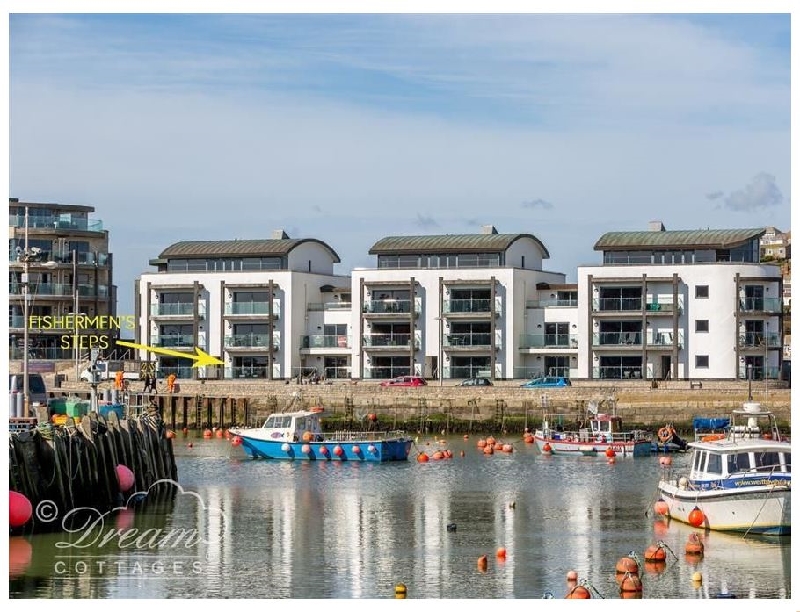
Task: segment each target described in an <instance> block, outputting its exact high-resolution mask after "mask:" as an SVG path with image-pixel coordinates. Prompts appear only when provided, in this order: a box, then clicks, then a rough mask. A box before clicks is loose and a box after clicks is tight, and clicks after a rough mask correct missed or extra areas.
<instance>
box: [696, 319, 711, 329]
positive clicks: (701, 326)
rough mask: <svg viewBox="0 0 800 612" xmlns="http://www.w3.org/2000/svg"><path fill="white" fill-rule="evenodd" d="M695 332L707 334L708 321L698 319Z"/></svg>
mask: <svg viewBox="0 0 800 612" xmlns="http://www.w3.org/2000/svg"><path fill="white" fill-rule="evenodd" d="M694 331H696V332H707V331H708V319H697V320H696V321H695V322H694Z"/></svg>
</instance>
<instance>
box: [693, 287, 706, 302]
mask: <svg viewBox="0 0 800 612" xmlns="http://www.w3.org/2000/svg"><path fill="white" fill-rule="evenodd" d="M694 297H696V298H697V299H703V298H706V299H707V298H708V285H695V288H694Z"/></svg>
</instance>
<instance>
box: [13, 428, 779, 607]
mask: <svg viewBox="0 0 800 612" xmlns="http://www.w3.org/2000/svg"><path fill="white" fill-rule="evenodd" d="M423 445H424V443H421V444H420V446H423ZM448 446H449V448H451V449H452V450H454V451H455V453H454V454H455V457H454V458H453V459H450V460H443V461H435V462H434V461H432V462H429V463H427V464H418V463H416V462H408V463H397V464H385V465H371V464H358V463H338V462H330V463H327V462H315V463H300V462H298V463H292V462H268V461H254V460H248V459H243V458H242V456H241V454H240V453H239V452H237V449H234V448H232V447H231V446H230V445H229V444H227V443H226V442H225V441H217V440H212V441H208V442H196V443H195V449H194V450H192V451H186V450H185V449H180V448H179V449H176V451H178V452H177V454H178V455H179V456H178V458H177V460H178V469H179V474H180V480H181V484H182V485H183V487H184V488H185V489H186V490H187V491H191V492H196V494H197V495H196V496H192V495H178V496H177V497H176V498H175V500H174V505H173V506H172V507H171V509H170V510H169V511H167V510H166V509H163V508H162V509H160V510H156V509H154V508H151V509H150V510H149V511H145V510H141V511H138V510H137V511H136V512H135V514H134V515H133V517H131V516H123V517H117V521H131V520H133V525H134V526H135V527H138V528H140V529H142V528H145V529H146V528H147V526H148V525H150V527H151V528H161V529H163V530H170V529H176V528H179V529H182V530H194V531H196V532H197V533H198V534H201V535H202V538H201V539H200V540H199V541H197V542H195V543H194V544H193V545H192V546H182V547H171V548H168V549H162V550H149V549H148V550H141V549H138V548H136V547H119V546H118V547H116V548H115V549H108V548H104V547H99V548H98V547H97V546H95V547H94V548H92V549H86V550H70V555H71V556H70V557H69V559H68V561H69V563H71V564H72V565H73V567H74V564H75V563H76V562H77V561H97V559H101V560H102V559H104V558H105V559H106V560H107V561H108V560H112V559H113V560H116V561H120V560H124V561H125V562H126V563H125V568H130V567H131V565H132V564H135V563H137V562H139V563H141V564H142V568H143V569H142V572H141V573H138V574H135V575H128V574H127V573H126V574H125V575H113V574H112V575H109V574H107V573H102V572H98V571H97V570H96V565H95V570H94V571H93V572H91V573H88V575H75V572H74V571H73V572H72V574H70V575H56V574H55V573H54V570H53V568H54V562H55V561H56V560H57V559H56V558H55V555H56V552H54V551H55V550H56V549H55V545H54V543H55V538H56V536H36V537H31V538H28V539H27V542H28V543H29V544H30V546H31V547H32V549H33V554H32V559H30V560H29V561H28V567H27V569H22V570H20V568H22V566H23V565H24V562H25V555H24V554H23V553H24V546H22V547H20V548H19V550H20V551H21V552H20V553H19V558H20V560H21V561H20V562H18V563H16V564H15V565H14V567H15V568H16V572H17V573H19V572H20V571H23V572H24V576H20V577H15V576H14V575H13V573H12V575H11V579H10V581H11V582H10V584H11V593H12V596H15V597H54V596H55V597H148V598H164V597H254V598H393V597H394V588H395V585H396V584H398V583H400V582H402V583H404V584H405V585H407V587H408V597H409V598H431V599H440V598H481V599H487V598H510V597H514V598H535V599H538V598H542V597H543V596H544V594H545V593H547V592H551V593H553V594H554V596H555V597H557V598H561V597H564V595H565V593H566V592H567V585H566V582H565V576H566V573H567V571H568V570H573V569H574V570H576V571H577V572H578V575H579V576H580V579H581V580H582V581H583V582H584V583H585V584H587V585H589V586H590V587H591V588H594V589H596V591H597V592H598V593H600V594H601V595H602V596H603V597H606V598H618V597H621V596H622V595H621V593H620V590H619V584H618V582H617V577H616V574H615V572H614V567H615V564H616V561H617V560H618V559H619V558H620V557H622V556H625V555H627V554H628V553H629V552H630V551H635V552H637V553H638V555H639V557H640V559H641V558H642V555H643V552H644V550H645V549H646V548H647V547H648V546H650V545H651V544H653V543H656V542H658V541H659V540H660V541H663V542H664V545H665V546H667V547H668V548H669V550H670V555H669V556H668V559H667V563H666V564H663V566H662V567H643V572H642V583H643V593H642V595H643V597H644V598H692V599H694V598H713V597H716V596H718V595H720V594H725V593H732V594H735V595H736V596H737V597H740V598H742V597H754V598H776V597H786V598H788V597H790V596H791V589H790V546H789V542H790V540H789V538H780V539H777V540H773V541H769V540H764V539H763V538H762V539H756V538H747V539H742V537H741V536H733V535H726V534H719V533H714V532H708V533H704V534H702V537H703V542H704V544H705V554H704V556H703V557H702V558H699V559H697V558H693V559H687V558H686V556H685V555H684V552H683V551H684V546H685V543H686V540H687V539H688V537H689V534H690V533H692V532H693V531H694V530H693V529H692V528H691V527H689V526H687V525H683V524H681V523H676V522H672V523H667V522H665V521H663V520H661V519H658V520H654V517H653V513H652V511H650V509H651V508H652V503H653V501H654V499H655V498H654V493H655V485H656V482H657V479H658V471H659V466H658V462H657V460H656V459H655V458H652V459H651V458H642V459H630V458H628V459H625V460H622V461H618V462H617V463H616V464H614V465H609V464H607V463H606V462H605V461H604V460H602V459H598V458H592V457H586V458H580V457H572V458H566V457H543V456H541V455H539V454H538V453H536V452H535V451H534V450H533V448H531V447H526V446H525V445H524V444H522V443H517V444H516V450H515V452H514V453H512V454H509V455H505V454H504V455H494V456H489V457H487V456H484V455H483V454H482V453H481V452H479V451H478V450H477V449H476V448H475V447H474V446H473V444H472V442H470V441H467V442H464V441H463V440H461V439H460V438H459V439H454V440H450V441H449V443H448ZM460 450H464V451H465V454H466V456H465V457H464V458H460V457H459V451H460ZM414 454H415V453H414V452H412V456H414ZM682 460H684V459H683V458H680V457H679V458H676V462H680V461H682ZM646 511H648V513H647V515H646V514H645V512H646ZM447 525H451V526H453V528H452V529H451V530H448V529H447ZM17 546H19V545H17ZM500 547H503V548H505V549H506V556H505V559H499V558H498V557H497V556H496V551H497V549H498V548H500ZM482 555H486V557H487V565H486V571H485V573H484V572H480V571H479V570H478V566H477V559H478V558H479V557H480V556H482ZM154 562H160V563H161V564H162V566H163V568H164V569H163V570H162V571H161V573H156V571H154V570H153V563H154ZM175 563H180V564H181V568H182V573H181V574H176V570H175V566H174V564H175ZM125 571H126V572H127V571H128V569H126V570H125ZM697 571H700V572H701V573H702V575H703V582H702V584H701V585H698V586H697V588H695V587H694V586H693V585H692V582H691V577H692V574H693V573H694V572H697ZM129 573H130V572H129ZM176 578H179V579H176ZM633 596H636V594H633Z"/></svg>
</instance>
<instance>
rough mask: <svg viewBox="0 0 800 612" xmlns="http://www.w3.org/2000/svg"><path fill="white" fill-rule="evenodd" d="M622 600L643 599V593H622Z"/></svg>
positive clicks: (620, 596)
mask: <svg viewBox="0 0 800 612" xmlns="http://www.w3.org/2000/svg"><path fill="white" fill-rule="evenodd" d="M619 598H620V599H643V598H644V595H642V592H641V591H622V592H620V594H619Z"/></svg>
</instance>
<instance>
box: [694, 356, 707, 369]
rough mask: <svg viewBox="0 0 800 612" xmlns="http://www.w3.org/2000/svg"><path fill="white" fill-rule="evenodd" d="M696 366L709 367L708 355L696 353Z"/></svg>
mask: <svg viewBox="0 0 800 612" xmlns="http://www.w3.org/2000/svg"><path fill="white" fill-rule="evenodd" d="M694 367H696V368H707V367H708V355H695V357H694Z"/></svg>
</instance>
